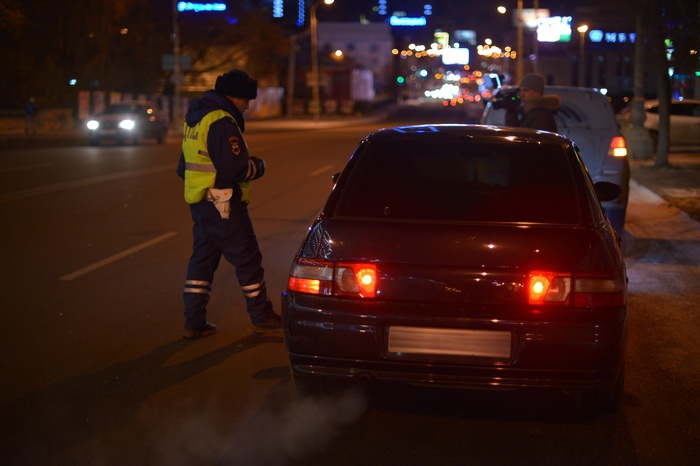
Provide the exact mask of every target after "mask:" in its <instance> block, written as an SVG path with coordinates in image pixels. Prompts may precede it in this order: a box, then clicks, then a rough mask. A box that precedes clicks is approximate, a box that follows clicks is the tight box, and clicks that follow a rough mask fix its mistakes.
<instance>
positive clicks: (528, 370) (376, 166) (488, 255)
mask: <svg viewBox="0 0 700 466" xmlns="http://www.w3.org/2000/svg"><path fill="white" fill-rule="evenodd" d="M334 179H336V184H335V186H334V188H333V189H332V191H331V193H330V195H329V197H328V199H327V201H326V203H325V205H324V207H323V208H322V210H321V212H320V213H319V215H318V217H317V218H316V220H315V221H314V222H313V224H312V225H311V226H310V228H309V229H308V231H307V234H306V237H305V239H304V240H303V242H302V244H301V247H300V249H299V250H298V252H297V253H296V255H295V258H294V260H293V264H292V266H291V270H290V275H289V281H288V285H287V288H286V290H285V291H284V292H283V294H282V316H283V326H284V332H285V345H286V349H287V353H288V357H289V362H290V365H291V372H292V376H293V380H294V382H295V383H296V384H297V385H299V386H300V387H301V388H302V389H310V390H316V389H323V387H324V386H325V385H326V384H330V385H334V384H335V383H341V384H342V383H343V382H346V383H352V382H354V381H360V380H362V381H368V382H373V381H374V382H398V383H405V384H418V385H432V386H436V387H440V386H449V387H460V386H461V387H464V388H467V389H469V388H478V389H520V388H536V389H537V388H539V389H557V390H563V391H567V392H569V391H570V392H571V393H577V394H580V395H581V396H580V397H579V400H584V401H585V402H586V404H587V405H592V406H596V407H597V408H600V409H604V410H614V409H615V407H616V406H617V403H618V400H619V397H620V394H621V392H622V388H623V384H624V368H625V347H626V336H627V276H626V269H625V263H624V259H623V256H622V253H621V251H620V248H619V245H618V237H617V235H616V233H615V231H614V229H613V228H612V227H611V225H610V224H609V223H608V221H607V219H606V217H605V215H604V213H603V210H602V207H601V204H600V200H608V199H611V198H617V197H618V196H619V192H620V188H619V186H617V185H615V184H613V183H611V182H608V181H599V182H597V183H595V184H594V183H593V182H592V180H591V178H590V176H589V174H588V172H587V171H586V168H585V166H584V164H583V161H582V159H581V157H580V155H579V150H578V149H577V147H576V144H575V143H574V142H572V141H571V140H570V139H568V138H566V137H565V136H561V135H556V134H553V133H546V132H538V131H534V130H529V129H521V128H505V127H503V128H496V127H486V126H480V125H424V126H407V127H396V128H387V129H381V130H378V131H376V132H374V133H372V134H370V135H369V136H367V137H366V138H365V139H364V140H363V141H362V142H361V143H360V144H359V147H358V148H357V149H356V150H355V152H354V153H353V155H352V157H351V158H350V159H349V161H348V163H347V165H346V167H345V168H344V169H343V171H342V173H340V174H339V175H336V176H335V177H334Z"/></svg>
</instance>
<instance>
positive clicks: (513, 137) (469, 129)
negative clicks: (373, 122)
mask: <svg viewBox="0 0 700 466" xmlns="http://www.w3.org/2000/svg"><path fill="white" fill-rule="evenodd" d="M433 137H438V138H440V137H448V138H460V137H462V138H465V139H472V140H474V139H482V140H491V141H493V142H508V141H510V142H539V143H552V144H559V145H561V144H566V143H571V141H570V140H569V139H568V138H567V137H566V136H563V135H561V134H555V133H550V132H547V131H540V130H534V129H529V128H517V127H505V126H490V125H469V124H433V125H431V124H424V125H410V126H396V127H392V128H381V129H378V130H377V131H374V132H373V133H371V134H370V135H369V136H367V138H368V139H371V140H390V139H405V138H433Z"/></svg>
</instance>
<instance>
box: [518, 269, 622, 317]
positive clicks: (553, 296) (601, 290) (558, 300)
mask: <svg viewBox="0 0 700 466" xmlns="http://www.w3.org/2000/svg"><path fill="white" fill-rule="evenodd" d="M527 290H528V302H529V304H571V305H572V306H573V307H576V308H597V307H619V306H623V305H624V304H625V303H626V302H627V294H626V289H625V279H624V277H623V276H621V275H619V274H598V275H594V274H591V275H572V274H566V273H557V272H543V271H535V272H532V273H530V275H529V277H528V286H527Z"/></svg>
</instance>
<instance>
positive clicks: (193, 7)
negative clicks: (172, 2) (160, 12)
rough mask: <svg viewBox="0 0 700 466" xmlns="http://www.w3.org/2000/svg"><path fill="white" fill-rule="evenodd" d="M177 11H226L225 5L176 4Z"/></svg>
mask: <svg viewBox="0 0 700 466" xmlns="http://www.w3.org/2000/svg"><path fill="white" fill-rule="evenodd" d="M177 11H194V12H195V13H199V12H200V11H226V4H225V3H194V2H178V4H177Z"/></svg>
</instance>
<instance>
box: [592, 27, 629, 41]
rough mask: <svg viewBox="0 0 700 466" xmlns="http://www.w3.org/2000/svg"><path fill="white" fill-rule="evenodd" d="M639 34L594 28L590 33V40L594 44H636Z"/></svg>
mask: <svg viewBox="0 0 700 466" xmlns="http://www.w3.org/2000/svg"><path fill="white" fill-rule="evenodd" d="M636 39H637V34H635V33H634V32H604V31H601V30H600V29H594V30H592V31H590V32H589V33H588V40H590V41H591V42H592V43H594V44H634V41H635V40H636Z"/></svg>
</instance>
